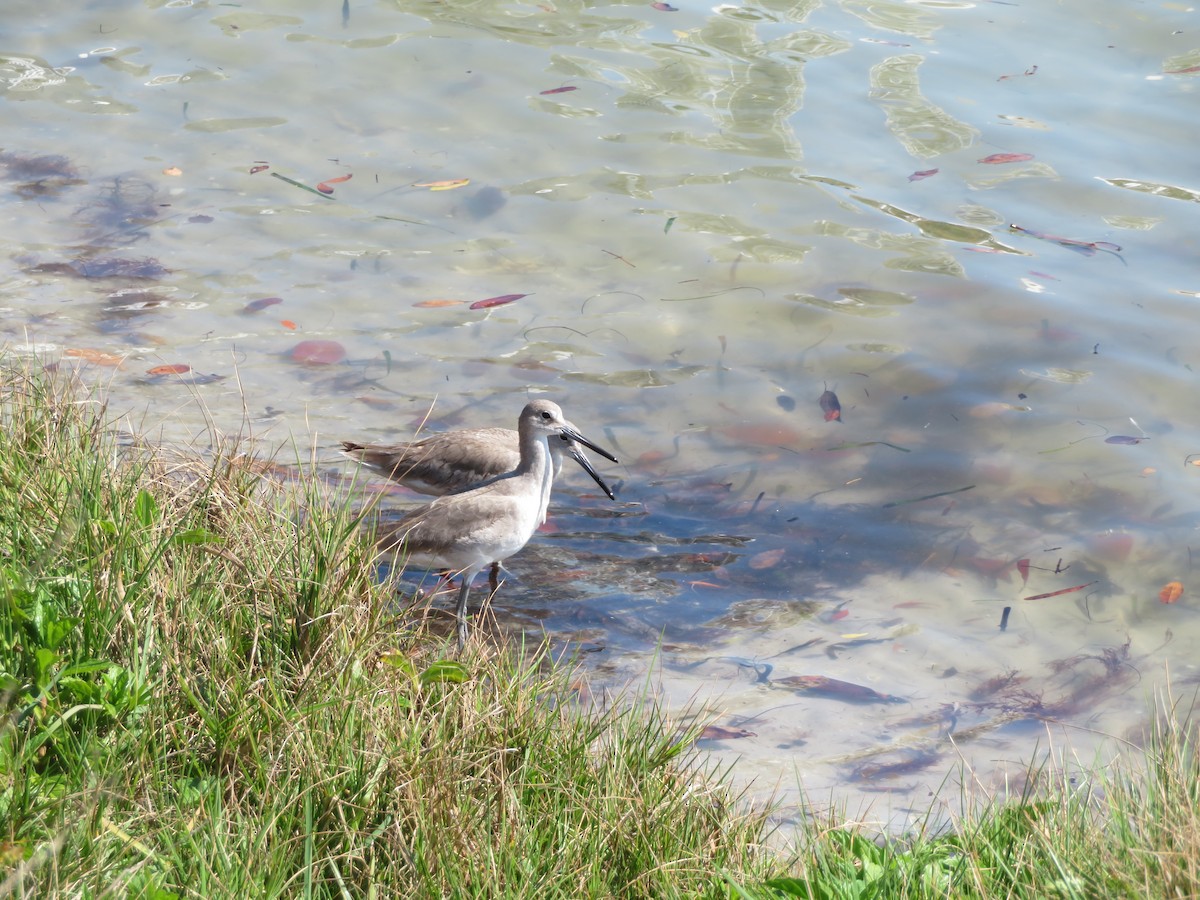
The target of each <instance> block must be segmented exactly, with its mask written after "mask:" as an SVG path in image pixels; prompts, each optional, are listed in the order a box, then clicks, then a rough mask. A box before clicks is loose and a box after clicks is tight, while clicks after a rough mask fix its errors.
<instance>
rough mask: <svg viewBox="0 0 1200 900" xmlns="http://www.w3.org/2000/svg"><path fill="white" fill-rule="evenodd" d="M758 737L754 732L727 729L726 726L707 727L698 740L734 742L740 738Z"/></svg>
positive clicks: (741, 729) (742, 729) (743, 729)
mask: <svg viewBox="0 0 1200 900" xmlns="http://www.w3.org/2000/svg"><path fill="white" fill-rule="evenodd" d="M748 737H758V735H757V734H755V733H754V732H753V731H747V730H746V729H745V728H726V727H725V726H724V725H705V726H704V730H703V731H701V732H700V736H699V738H698V740H701V741H732V740H737V739H738V738H748Z"/></svg>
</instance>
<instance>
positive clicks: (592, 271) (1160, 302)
mask: <svg viewBox="0 0 1200 900" xmlns="http://www.w3.org/2000/svg"><path fill="white" fill-rule="evenodd" d="M93 6H94V7H95V8H92V7H91V6H90V7H88V9H86V10H78V11H65V12H64V11H59V14H56V16H55V22H54V28H53V29H49V28H46V27H44V26H43V24H42V23H43V21H44V16H45V13H44V11H43V10H41V8H40V7H38V6H36V5H35V4H32V3H29V2H18V3H17V4H16V6H15V7H14V9H13V10H11V16H10V19H11V21H12V22H15V23H19V24H17V25H15V26H14V27H13V28H12V29H10V32H9V34H8V35H7V39H8V44H7V45H6V46H5V47H4V48H3V51H2V52H0V120H2V121H3V124H4V127H5V146H4V148H3V152H2V153H0V213H2V214H3V215H4V216H5V217H6V221H7V224H8V227H7V228H6V229H4V235H5V236H4V237H3V238H0V240H2V241H3V248H4V252H3V253H0V266H2V267H3V268H2V269H0V284H2V285H3V291H4V295H3V306H4V308H5V312H6V316H5V319H4V328H5V336H6V339H7V341H8V342H9V344H10V346H12V347H15V348H18V349H24V350H27V351H29V352H35V351H36V352H39V353H45V354H48V355H50V356H51V357H53V358H55V359H58V360H59V363H58V364H60V365H71V366H77V367H90V368H89V371H91V372H94V373H95V377H96V379H97V380H98V381H103V382H104V383H105V384H106V385H107V387H108V389H109V391H110V392H111V395H112V399H111V401H110V408H111V409H112V410H113V411H114V412H115V413H116V414H117V415H119V416H122V417H123V419H122V421H123V424H125V425H126V426H128V427H131V428H134V429H136V430H140V431H147V432H152V433H154V434H156V435H162V436H163V437H164V438H165V439H168V440H184V439H189V440H190V439H191V438H192V437H193V436H194V435H195V434H197V433H199V432H201V431H202V430H203V428H204V425H205V423H206V422H208V421H211V422H213V423H215V424H216V427H217V429H218V430H219V431H232V430H235V429H239V430H240V429H243V428H244V427H245V428H247V429H248V430H250V431H252V432H253V433H254V434H256V435H258V436H264V437H266V438H268V439H269V440H278V441H288V440H292V439H294V440H296V441H297V442H298V443H300V444H309V443H315V444H316V446H318V447H319V448H321V451H322V453H323V455H324V457H325V458H326V459H327V460H328V461H329V463H330V465H331V466H332V465H333V464H334V460H335V457H336V448H337V444H338V441H340V440H354V441H363V442H370V441H388V440H397V439H407V438H409V437H411V436H412V435H413V434H414V432H416V431H417V430H418V429H420V428H421V427H423V426H424V424H425V422H426V419H427V418H429V424H430V425H431V426H433V425H435V426H436V427H438V428H453V427H472V426H481V425H493V424H502V425H505V426H509V425H510V424H511V422H512V420H513V418H514V417H515V414H516V411H517V410H519V409H520V407H521V406H522V405H523V403H524V402H525V399H526V398H527V396H529V395H530V394H536V393H547V394H549V395H551V396H553V397H554V398H555V399H558V400H561V401H562V403H563V405H564V407H565V408H566V409H567V410H568V412H569V415H570V416H571V418H572V419H573V420H574V421H576V422H578V424H579V425H580V427H581V428H582V429H583V430H584V431H585V432H588V433H594V434H597V435H600V434H601V433H603V434H604V436H605V440H604V443H605V444H607V445H609V446H612V447H613V448H614V449H615V450H616V451H617V454H618V455H619V456H620V457H621V458H622V460H623V461H624V463H623V465H622V466H620V467H612V468H610V469H609V471H606V472H604V475H605V478H606V480H608V481H609V482H610V483H612V484H614V485H615V486H617V488H618V492H617V501H616V502H610V501H608V500H607V499H606V498H604V497H602V496H600V495H598V494H596V493H595V492H594V491H592V489H591V488H590V487H589V485H588V482H587V481H586V480H580V479H581V477H583V476H581V475H580V474H579V473H568V474H567V475H566V476H565V481H564V484H563V485H562V486H560V489H559V491H558V492H557V493H556V495H555V502H554V506H553V508H552V517H551V522H550V526H549V528H548V530H546V531H545V532H544V533H542V534H541V535H539V536H537V537H536V538H535V539H534V541H533V542H531V544H530V545H529V546H528V547H527V548H526V549H525V550H524V551H523V552H522V553H521V554H519V555H518V556H517V557H515V558H513V559H512V560H511V561H510V563H509V567H510V569H511V570H512V571H511V576H510V578H509V581H508V583H507V584H506V585H505V586H504V587H503V588H502V589H501V591H500V592H499V593H498V594H497V595H496V597H495V598H494V600H493V602H492V604H491V607H490V614H491V616H493V617H494V618H493V619H492V620H490V621H491V623H492V624H491V626H490V627H492V628H494V629H496V630H497V631H498V632H502V633H514V632H516V631H519V630H522V629H524V630H531V631H535V632H540V631H541V630H542V629H545V630H546V631H548V632H549V633H550V634H551V635H552V636H553V638H554V639H555V640H556V641H559V642H561V643H562V645H563V646H564V647H565V648H568V649H570V650H571V651H572V652H574V651H576V650H578V651H582V652H580V657H581V659H582V660H583V662H584V664H585V665H586V666H587V667H588V668H589V669H590V670H591V671H592V673H593V676H594V681H596V682H598V683H599V684H602V685H605V686H607V685H609V684H621V683H625V682H626V681H629V680H634V681H639V682H640V681H642V680H643V679H645V678H646V677H647V672H650V673H651V675H652V677H653V678H654V679H656V683H657V684H658V685H659V686H660V688H661V690H662V693H663V695H664V696H665V697H667V698H669V699H670V701H671V702H673V703H676V704H678V705H680V706H682V705H684V704H685V703H687V702H688V701H694V702H696V703H698V704H699V706H700V709H701V710H702V711H703V712H704V713H706V714H707V715H709V716H711V717H712V719H713V725H714V727H713V728H712V729H711V730H709V731H707V732H706V737H705V739H704V744H705V746H706V747H708V748H710V749H711V750H712V752H713V753H714V754H717V755H718V756H719V757H721V758H725V759H737V760H738V763H737V768H736V769H735V773H736V775H737V776H738V777H740V778H745V779H753V780H754V781H755V783H756V785H757V786H758V787H759V788H760V789H761V790H762V791H764V792H769V791H771V790H773V789H775V788H776V787H778V788H779V789H780V792H781V796H782V797H783V798H784V799H785V800H791V799H794V797H795V793H794V791H795V788H796V786H797V785H798V784H803V785H804V787H805V788H807V789H808V791H809V793H810V796H811V797H813V798H815V799H819V800H820V801H824V800H825V798H827V797H831V798H832V799H834V800H835V801H843V802H847V803H848V804H849V805H850V808H851V809H856V805H855V804H856V802H862V803H871V804H872V815H875V816H877V817H878V819H879V820H880V821H886V822H889V823H892V824H895V825H897V827H901V826H903V825H904V824H906V822H907V821H908V820H907V819H906V818H905V816H906V815H908V814H909V813H911V814H913V815H917V816H919V815H920V814H921V813H922V812H923V811H924V810H927V809H928V808H929V805H930V803H931V802H932V801H931V795H932V794H937V795H938V796H940V797H942V798H944V799H945V801H946V802H948V803H953V802H954V799H955V797H956V796H957V794H956V792H955V790H954V789H953V786H952V785H951V784H950V783H949V782H947V781H946V777H947V773H948V772H951V771H954V772H956V773H957V771H958V770H957V768H956V767H957V765H958V764H959V763H960V762H961V763H965V764H966V766H967V773H968V782H969V784H968V788H969V789H973V788H972V787H971V786H972V785H974V786H978V787H981V788H989V787H993V786H996V785H1003V784H1004V778H1005V777H1007V776H1009V775H1011V774H1012V773H1013V772H1020V771H1021V764H1022V762H1023V761H1028V760H1029V759H1030V758H1031V757H1032V756H1034V755H1035V753H1036V752H1038V748H1039V746H1042V745H1044V742H1045V740H1046V737H1047V731H1046V729H1047V727H1048V726H1049V727H1052V728H1053V729H1054V730H1052V731H1051V733H1050V734H1051V736H1052V738H1053V740H1054V741H1055V742H1056V743H1057V742H1058V741H1060V740H1061V739H1062V737H1063V736H1064V734H1065V736H1066V737H1067V738H1069V740H1070V741H1071V743H1072V744H1073V745H1074V746H1075V747H1076V748H1077V749H1078V751H1079V752H1080V757H1081V759H1083V760H1085V761H1086V760H1087V759H1088V758H1089V755H1090V753H1091V751H1092V749H1093V747H1096V746H1099V738H1100V736H1102V735H1105V734H1111V735H1116V736H1118V737H1124V736H1126V735H1127V734H1132V733H1134V732H1135V731H1136V729H1137V726H1138V724H1139V723H1140V721H1141V720H1142V718H1143V716H1144V714H1145V700H1146V698H1147V697H1148V696H1149V694H1150V692H1151V690H1152V686H1153V685H1154V684H1155V683H1157V681H1158V680H1159V679H1160V678H1161V674H1162V667H1163V664H1164V663H1166V662H1170V663H1171V665H1172V667H1173V669H1174V671H1175V672H1176V673H1177V674H1178V675H1179V677H1180V679H1181V680H1183V681H1184V682H1185V683H1190V682H1188V679H1189V678H1194V673H1193V672H1191V670H1190V667H1191V666H1192V662H1191V660H1192V657H1193V656H1194V648H1195V646H1196V642H1197V638H1198V634H1197V620H1196V616H1195V615H1194V609H1195V608H1196V604H1195V600H1194V597H1193V596H1192V593H1193V585H1192V584H1191V583H1190V575H1191V552H1190V546H1189V542H1190V540H1191V538H1192V534H1193V532H1194V531H1195V529H1196V527H1197V525H1198V524H1200V522H1198V513H1200V505H1198V504H1197V503H1196V502H1195V501H1194V500H1193V499H1192V498H1193V495H1194V494H1195V491H1196V489H1197V485H1196V483H1195V479H1196V478H1200V470H1198V469H1197V467H1195V466H1192V465H1190V464H1186V461H1187V460H1188V459H1189V455H1190V454H1194V453H1197V452H1200V430H1198V429H1197V427H1196V425H1195V423H1194V422H1192V421H1191V418H1192V417H1189V416H1188V415H1186V414H1184V413H1183V412H1182V411H1184V410H1188V409H1190V408H1191V407H1192V404H1191V403H1190V398H1191V395H1192V393H1193V392H1194V390H1193V372H1194V369H1195V367H1196V366H1197V365H1198V364H1200V360H1197V359H1195V358H1194V357H1195V354H1196V350H1195V348H1196V347H1197V346H1200V341H1197V339H1196V337H1197V335H1196V329H1197V325H1196V317H1195V310H1194V303H1195V297H1196V295H1197V290H1198V289H1200V285H1197V284H1195V283H1194V282H1195V271H1194V265H1192V261H1193V260H1194V259H1195V258H1196V255H1197V249H1198V248H1197V246H1196V241H1197V238H1196V235H1197V234H1200V228H1198V227H1197V226H1198V225H1200V222H1198V221H1197V218H1198V216H1200V207H1197V205H1196V203H1195V202H1194V201H1195V196H1196V187H1195V185H1194V184H1193V183H1192V181H1191V179H1192V177H1193V174H1194V173H1193V171H1192V167H1191V160H1190V156H1189V155H1188V154H1187V153H1186V152H1182V151H1180V152H1175V151H1173V150H1172V148H1176V147H1178V148H1185V147H1188V146H1190V139H1191V136H1192V134H1191V132H1192V130H1193V122H1194V115H1192V102H1191V94H1192V93H1194V85H1195V83H1196V82H1195V78H1196V77H1198V76H1197V75H1196V74H1195V73H1192V72H1189V71H1188V70H1189V68H1191V67H1190V65H1189V64H1188V60H1189V59H1191V57H1190V56H1189V55H1188V54H1189V53H1194V51H1193V50H1192V49H1191V48H1190V47H1189V46H1188V45H1187V41H1188V40H1190V39H1189V38H1188V37H1187V29H1186V28H1184V27H1182V25H1181V24H1180V21H1176V18H1177V17H1178V16H1179V15H1181V14H1179V13H1177V12H1175V11H1171V10H1168V9H1165V8H1164V9H1161V10H1152V11H1146V10H1140V11H1139V14H1138V17H1136V18H1135V17H1134V16H1132V15H1131V14H1129V13H1128V12H1126V11H1125V10H1124V9H1123V8H1121V7H1119V6H1113V7H1111V8H1108V7H1102V8H1097V7H1096V6H1095V5H1094V4H1084V3H1074V4H1071V3H1068V4H1067V5H1066V6H1062V5H1060V6H1057V7H1054V8H1053V9H1044V8H1041V7H1038V8H1036V9H1033V8H1030V9H1025V8H1022V7H1010V6H1005V5H1003V4H1001V5H996V4H990V5H983V6H974V5H971V4H966V3H963V4H957V3H938V4H932V5H921V4H907V3H872V4H861V3H841V4H837V5H828V4H821V3H817V2H811V3H800V4H794V3H793V4H773V3H767V4H759V5H757V6H720V7H717V8H716V9H706V8H696V9H689V8H680V9H679V10H678V11H677V12H668V11H664V10H661V9H654V8H653V7H652V6H650V5H645V6H621V7H611V6H590V7H571V6H564V5H560V4H533V5H524V6H522V5H520V4H516V5H514V4H508V3H490V2H489V3H482V4H480V3H473V4H465V5H464V4H455V3H443V2H437V3H433V2H411V3H410V2H401V3H396V4H380V5H361V6H348V7H346V15H345V17H344V18H343V17H342V15H340V14H339V12H338V11H337V10H334V11H332V12H331V9H330V8H328V7H329V4H322V3H317V2H315V0H314V2H297V3H293V4H289V8H288V10H287V15H269V14H262V13H258V12H255V11H251V10H245V9H236V8H231V7H228V6H215V7H210V6H209V5H208V4H205V3H199V2H196V3H191V2H185V3H166V4H144V5H143V6H142V7H140V8H136V9H135V8H125V7H122V8H120V9H113V10H109V9H107V8H106V7H105V4H98V5H93ZM335 6H336V5H335ZM1029 33H1037V34H1039V35H1043V36H1044V37H1045V39H1046V40H1053V41H1054V44H1055V47H1056V54H1057V56H1058V58H1061V60H1063V65H1062V66H1061V67H1059V66H1047V65H1045V64H1044V61H1039V60H1036V59H1034V60H1030V59H1027V58H1026V57H1027V55H1028V52H1029V47H1028V44H1027V42H1026V41H1025V39H1024V37H1023V36H1024V35H1027V34H1029ZM1096 47H1102V48H1104V51H1103V53H1101V54H1099V55H1097V51H1096V50H1095V48H1096ZM1180 60H1182V61H1183V62H1180ZM1039 63H1042V65H1040V66H1039V65H1038V64H1039ZM1064 72H1066V73H1069V74H1068V75H1064ZM1067 78H1069V81H1068V80H1065V79H1067ZM1080 84H1086V85H1088V86H1089V87H1088V89H1087V90H1088V93H1086V94H1085V95H1081V94H1080V88H1079V85H1080ZM565 88H572V90H565ZM272 176H275V177H272ZM346 176H351V177H346ZM325 189H332V191H331V192H330V191H328V190H325ZM1113 248H1119V249H1113ZM496 297H506V298H508V297H516V298H517V299H515V300H511V301H510V302H505V303H504V304H488V303H483V304H480V303H479V302H478V301H482V300H486V299H489V298H496ZM473 305H474V308H473ZM830 396H834V397H836V398H837V401H838V403H837V409H836V410H835V407H834V405H833V403H832V401H831V400H830V399H829V398H830ZM431 409H432V414H431V412H430V411H431ZM834 411H837V412H839V413H840V414H839V415H832V412H834ZM1110 439H1116V440H1110ZM338 465H339V466H341V465H343V464H342V463H338ZM343 471H344V469H343ZM580 491H591V492H590V493H580ZM393 500H394V502H395V506H396V508H397V510H402V509H404V508H405V507H406V505H407V504H406V503H405V502H404V498H403V495H399V496H397V497H395V498H393V497H392V496H389V497H388V503H389V504H391V503H393ZM1172 582H1179V583H1180V584H1181V585H1182V588H1183V593H1182V595H1181V596H1178V597H1175V596H1174V595H1173V592H1167V593H1166V594H1164V595H1163V596H1162V597H1160V591H1163V590H1164V586H1166V585H1168V584H1170V583H1172ZM1163 597H1170V598H1172V599H1171V601H1170V602H1166V601H1165V600H1164V599H1163ZM1029 598H1038V599H1029ZM1059 729H1065V731H1060V730H1059ZM1039 742H1040V743H1039ZM955 777H956V778H957V777H958V776H957V774H956V775H955Z"/></svg>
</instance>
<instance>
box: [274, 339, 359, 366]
mask: <svg viewBox="0 0 1200 900" xmlns="http://www.w3.org/2000/svg"><path fill="white" fill-rule="evenodd" d="M288 357H289V358H290V359H291V360H292V362H297V363H300V364H301V365H305V366H330V365H333V364H334V363H339V362H341V361H342V360H343V359H345V358H346V348H345V347H343V346H342V345H341V344H339V343H338V342H337V341H301V342H300V343H298V344H297V345H296V346H295V347H293V348H292V349H291V350H289V351H288Z"/></svg>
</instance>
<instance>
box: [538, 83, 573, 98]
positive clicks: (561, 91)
mask: <svg viewBox="0 0 1200 900" xmlns="http://www.w3.org/2000/svg"><path fill="white" fill-rule="evenodd" d="M577 90H579V88H577V87H575V86H574V85H567V86H566V87H556V88H550V90H548V91H538V94H540V95H543V96H544V95H546V94H565V93H566V92H567V91H577Z"/></svg>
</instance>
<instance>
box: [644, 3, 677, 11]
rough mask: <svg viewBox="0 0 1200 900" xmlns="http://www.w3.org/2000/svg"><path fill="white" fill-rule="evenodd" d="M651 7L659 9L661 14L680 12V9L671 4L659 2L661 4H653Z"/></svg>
mask: <svg viewBox="0 0 1200 900" xmlns="http://www.w3.org/2000/svg"><path fill="white" fill-rule="evenodd" d="M650 5H651V6H652V7H653V8H654V9H657V10H658V11H659V12H679V7H678V6H672V5H671V4H670V3H662V2H659V3H651V4H650Z"/></svg>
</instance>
